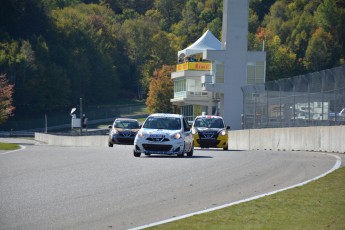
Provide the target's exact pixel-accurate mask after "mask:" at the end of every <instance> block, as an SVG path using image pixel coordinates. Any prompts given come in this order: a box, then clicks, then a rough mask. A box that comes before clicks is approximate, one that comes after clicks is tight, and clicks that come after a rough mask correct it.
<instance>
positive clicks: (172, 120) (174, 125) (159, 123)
mask: <svg viewBox="0 0 345 230" xmlns="http://www.w3.org/2000/svg"><path fill="white" fill-rule="evenodd" d="M143 127H144V128H146V129H168V130H179V129H181V120H180V118H176V117H149V118H147V120H146V121H145V124H144V126H143Z"/></svg>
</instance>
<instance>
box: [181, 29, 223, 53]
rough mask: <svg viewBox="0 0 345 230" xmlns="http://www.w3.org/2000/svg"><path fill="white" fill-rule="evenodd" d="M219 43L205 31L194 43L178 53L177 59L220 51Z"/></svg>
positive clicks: (209, 32)
mask: <svg viewBox="0 0 345 230" xmlns="http://www.w3.org/2000/svg"><path fill="white" fill-rule="evenodd" d="M221 49H222V45H221V42H220V41H219V40H218V39H217V38H216V37H215V36H214V35H213V34H212V33H211V31H209V30H207V31H206V32H205V33H204V34H203V35H202V36H201V37H200V38H199V39H198V40H197V41H196V42H194V43H193V44H192V45H190V46H188V47H187V48H185V49H184V50H180V51H179V52H178V57H181V55H182V56H189V55H193V54H198V53H202V52H203V51H204V50H221Z"/></svg>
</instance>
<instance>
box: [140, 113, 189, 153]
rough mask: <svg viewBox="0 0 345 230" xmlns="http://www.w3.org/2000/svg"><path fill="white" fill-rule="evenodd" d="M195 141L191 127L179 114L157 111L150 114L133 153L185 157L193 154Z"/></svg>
mask: <svg viewBox="0 0 345 230" xmlns="http://www.w3.org/2000/svg"><path fill="white" fill-rule="evenodd" d="M193 152H194V143H193V135H192V133H191V131H190V127H189V125H188V123H187V121H186V120H185V118H184V117H183V115H178V114H167V113H156V114H152V115H150V116H149V117H148V118H147V119H146V120H145V122H144V124H143V125H142V127H141V129H140V130H139V132H138V134H137V135H136V137H135V140H134V150H133V154H134V156H135V157H140V155H141V153H144V154H145V155H148V156H149V155H151V154H165V155H177V156H178V157H183V156H184V153H186V154H187V156H189V157H191V156H193Z"/></svg>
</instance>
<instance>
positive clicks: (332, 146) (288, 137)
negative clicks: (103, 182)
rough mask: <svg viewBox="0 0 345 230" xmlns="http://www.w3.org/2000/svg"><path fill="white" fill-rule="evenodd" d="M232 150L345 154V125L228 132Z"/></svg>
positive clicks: (58, 140) (88, 142)
mask: <svg viewBox="0 0 345 230" xmlns="http://www.w3.org/2000/svg"><path fill="white" fill-rule="evenodd" d="M35 140H37V141H41V142H44V143H47V144H50V145H60V146H107V144H108V136H105V135H101V136H60V135H59V136H57V135H50V134H44V133H35ZM229 149H232V150H286V151H319V152H337V153H345V126H316V127H296V128H270V129H246V130H235V131H229Z"/></svg>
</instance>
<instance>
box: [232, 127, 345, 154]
mask: <svg viewBox="0 0 345 230" xmlns="http://www.w3.org/2000/svg"><path fill="white" fill-rule="evenodd" d="M229 149H234V150H289V151H319V152H338V153H345V126H315V127H295V128H270V129H248V130H235V131H230V132H229Z"/></svg>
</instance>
